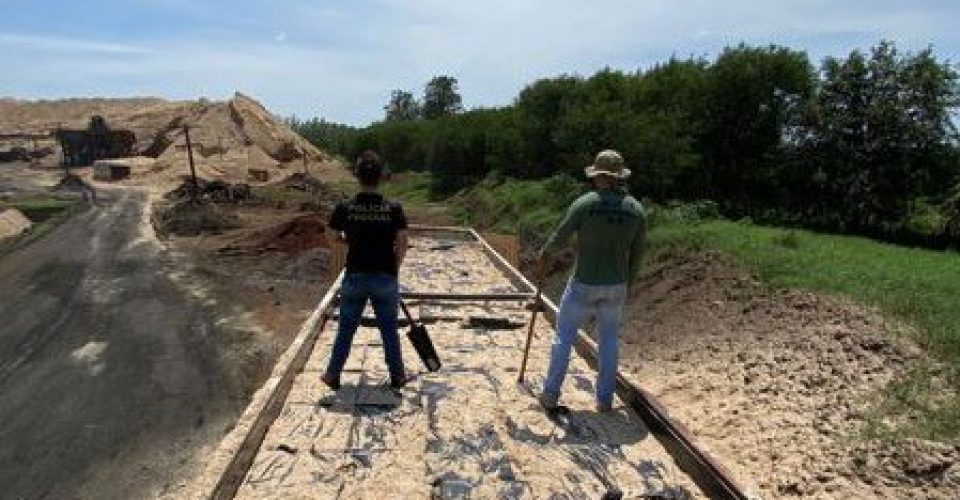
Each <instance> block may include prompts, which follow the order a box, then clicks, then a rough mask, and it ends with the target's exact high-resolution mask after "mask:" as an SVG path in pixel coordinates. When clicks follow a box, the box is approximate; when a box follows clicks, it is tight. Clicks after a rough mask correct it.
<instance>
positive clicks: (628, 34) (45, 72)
mask: <svg viewBox="0 0 960 500" xmlns="http://www.w3.org/2000/svg"><path fill="white" fill-rule="evenodd" d="M0 12H3V14H2V15H0V96H4V97H16V98H23V99H37V98H61V97H93V96H105V97H127V96H158V97H166V98H172V99H197V98H199V97H207V98H211V99H227V98H229V97H230V96H232V95H233V92H234V91H241V92H243V93H245V94H248V95H251V96H253V97H255V98H257V99H259V100H260V101H261V102H263V103H264V104H265V105H266V106H267V107H268V108H269V109H270V110H271V111H273V112H274V113H275V114H278V115H281V116H290V115H296V116H298V117H301V118H308V117H314V116H317V117H322V118H324V119H326V120H328V121H335V122H340V123H347V124H351V125H365V124H368V123H370V122H371V121H374V120H378V119H382V118H383V106H384V105H385V104H386V103H387V101H388V99H389V96H390V92H391V91H392V90H394V89H405V90H409V91H411V92H413V93H414V94H415V95H417V96H420V95H422V93H423V86H424V84H425V83H426V82H427V81H428V80H429V79H430V78H431V77H433V76H435V75H441V74H444V75H450V76H453V77H455V78H457V79H458V81H459V87H460V92H461V94H462V96H463V102H464V105H465V106H466V107H467V108H473V107H480V106H483V107H491V106H502V105H507V104H510V103H511V102H512V101H513V99H514V98H515V97H516V96H517V94H518V93H519V92H520V90H522V89H523V87H524V86H525V85H527V84H529V83H531V82H533V81H534V80H536V79H539V78H545V77H551V76H557V75H561V74H577V75H583V76H589V75H591V74H593V73H595V72H596V71H597V70H599V69H602V68H604V67H610V68H614V69H621V70H625V71H635V70H638V69H645V68H649V67H651V66H652V65H654V64H656V63H657V62H661V61H664V60H667V59H669V58H670V57H671V56H678V57H682V58H685V57H688V56H697V57H707V58H713V57H715V56H716V54H717V53H719V51H720V50H722V49H723V47H725V46H728V45H737V44H739V43H740V42H745V43H748V44H753V45H768V44H778V45H784V46H787V47H790V48H794V49H801V50H805V51H807V53H808V54H809V55H810V58H811V60H812V61H813V62H814V63H815V64H818V63H819V61H820V60H821V59H822V58H823V57H825V56H836V57H843V56H845V55H847V54H849V52H850V51H852V50H854V49H861V50H868V49H869V48H870V47H871V46H873V45H876V43H877V42H878V41H880V40H881V39H889V40H893V41H895V42H896V43H897V46H898V48H900V49H901V50H904V51H916V50H919V49H922V48H925V47H927V46H928V45H931V46H933V48H934V51H935V53H936V54H937V56H938V57H940V58H941V59H946V60H950V61H951V62H953V63H958V62H960V30H958V29H957V25H958V23H960V1H957V0H913V1H891V0H847V1H836V0H796V1H790V2H786V1H777V0H765V1H764V0H726V1H723V2H719V1H716V0H634V1H614V0H593V1H587V0H552V1H549V0H491V1H480V0H474V1H458V0H445V1H444V0H328V1H305V0H274V1H266V0H265V1H252V0H231V1H226V0H223V1H221V0H210V1H202V0H127V1H104V0H84V1H76V0H61V1H46V0H0Z"/></svg>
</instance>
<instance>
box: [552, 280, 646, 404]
mask: <svg viewBox="0 0 960 500" xmlns="http://www.w3.org/2000/svg"><path fill="white" fill-rule="evenodd" d="M626 297H627V286H626V285H624V284H621V285H585V284H583V283H578V282H576V281H574V279H573V278H570V281H568V282H567V289H566V290H565V291H564V292H563V299H561V301H560V311H559V313H558V314H557V336H556V338H555V339H554V341H553V346H552V348H551V350H550V367H549V368H548V369H547V379H546V381H545V382H544V384H543V392H544V393H545V394H547V395H549V396H551V397H553V398H559V397H560V388H561V386H562V385H563V379H564V377H566V375H567V366H568V365H569V364H570V349H571V348H572V347H573V343H574V342H576V340H577V330H579V329H580V325H582V324H583V321H584V320H585V319H587V318H588V317H590V316H592V315H595V316H596V318H597V326H598V330H599V331H598V335H599V338H600V352H599V354H598V356H599V358H600V359H599V360H598V361H599V365H600V369H599V370H598V372H597V403H599V404H610V403H612V402H613V393H614V391H615V390H616V386H617V332H618V331H619V330H620V318H621V316H622V315H623V303H624V301H625V300H626Z"/></svg>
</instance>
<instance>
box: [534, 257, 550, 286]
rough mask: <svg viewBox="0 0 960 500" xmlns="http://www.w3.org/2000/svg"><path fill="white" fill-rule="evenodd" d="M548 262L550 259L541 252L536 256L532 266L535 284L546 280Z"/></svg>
mask: <svg viewBox="0 0 960 500" xmlns="http://www.w3.org/2000/svg"><path fill="white" fill-rule="evenodd" d="M549 260H550V257H549V256H548V255H547V254H546V252H544V251H543V250H541V251H540V253H538V254H537V260H536V261H535V262H534V264H533V273H534V278H535V279H536V280H537V283H543V282H544V280H546V279H547V273H548V271H549Z"/></svg>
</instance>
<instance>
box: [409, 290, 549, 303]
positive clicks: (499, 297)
mask: <svg viewBox="0 0 960 500" xmlns="http://www.w3.org/2000/svg"><path fill="white" fill-rule="evenodd" d="M535 296H536V295H535V294H533V293H435V292H428V293H421V292H401V293H400V298H403V299H410V300H443V301H453V302H461V301H463V302H475V301H488V300H489V301H500V302H509V301H519V300H530V299H532V298H534V297H535Z"/></svg>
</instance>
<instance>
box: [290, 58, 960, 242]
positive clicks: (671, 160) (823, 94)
mask: <svg viewBox="0 0 960 500" xmlns="http://www.w3.org/2000/svg"><path fill="white" fill-rule="evenodd" d="M456 84H457V82H456V79H454V78H452V77H448V76H442V77H437V78H434V79H433V80H431V81H430V82H429V83H428V84H427V85H426V86H425V89H424V90H425V92H424V97H423V99H422V100H418V99H415V98H414V96H413V94H412V93H410V92H408V91H404V90H398V91H394V93H393V94H392V96H391V99H390V101H389V103H388V104H387V105H386V106H385V117H384V120H383V121H380V122H376V123H374V124H372V125H370V126H368V127H365V128H362V129H350V128H343V129H337V128H335V127H333V126H331V125H327V126H326V128H325V129H324V128H323V127H320V129H323V130H320V129H318V130H311V129H310V128H309V127H300V129H299V130H300V132H301V133H303V134H304V135H305V136H306V137H307V138H308V139H310V140H312V141H314V142H315V143H317V144H318V145H319V146H321V147H323V148H326V149H328V150H331V151H334V152H338V153H341V154H344V155H347V156H352V155H354V154H355V153H356V152H358V151H360V150H362V149H366V148H373V149H376V150H378V151H379V152H380V153H381V154H382V155H383V157H384V158H385V159H386V160H387V162H388V163H389V164H390V165H391V167H392V168H393V169H394V170H398V171H402V170H405V169H412V170H426V171H430V172H431V173H432V174H433V179H434V180H435V184H434V186H433V188H434V190H435V191H436V192H437V193H438V194H449V193H453V192H456V191H457V190H460V189H463V188H466V187H469V186H472V185H474V184H476V183H477V182H479V181H480V180H482V179H483V178H484V177H486V176H487V175H488V174H490V173H492V172H496V173H497V175H501V176H507V177H514V178H522V179H538V178H545V177H550V176H554V175H569V176H573V177H576V178H581V177H582V169H583V167H584V166H586V165H587V164H588V163H589V162H590V160H591V159H592V156H593V155H594V154H595V153H596V152H597V151H599V150H601V149H605V148H615V149H618V150H620V151H621V152H622V153H623V155H624V157H625V159H626V160H627V162H628V163H629V165H630V167H631V168H632V169H633V171H634V176H633V177H632V178H631V180H630V185H629V186H628V187H629V189H630V190H631V192H633V193H634V194H635V195H637V196H639V197H645V198H650V199H652V200H654V201H666V200H679V201H695V200H705V199H708V200H713V201H715V202H716V203H717V204H718V206H719V207H720V209H721V211H722V213H723V214H724V215H726V216H729V217H734V218H739V217H751V218H753V219H754V220H759V221H763V222H771V223H778V224H794V225H801V226H805V227H812V228H818V229H825V230H830V231H840V232H846V233H857V234H865V235H869V236H874V237H879V238H883V239H890V240H895V241H900V242H904V243H915V244H922V245H927V246H937V247H942V246H946V245H947V244H949V242H950V241H952V242H953V243H954V244H956V243H957V242H960V145H958V133H957V129H956V127H955V124H954V122H953V114H954V113H955V112H956V110H957V106H958V104H960V100H958V97H960V92H958V75H957V72H956V71H955V70H954V69H953V67H952V66H951V65H950V64H949V62H947V61H942V60H938V59H937V57H936V56H935V55H934V53H933V50H932V49H930V48H927V49H925V50H921V51H919V52H916V53H903V52H900V51H898V50H897V48H896V46H895V45H894V44H893V43H891V42H881V43H879V44H878V45H877V46H875V47H873V48H872V49H870V50H869V51H866V52H863V51H859V50H856V51H853V52H851V53H850V54H849V55H848V56H846V57H843V58H833V57H830V58H826V59H825V60H823V61H822V62H821V63H820V64H819V67H814V65H813V64H812V63H811V62H810V59H809V57H808V56H807V54H806V53H805V52H803V51H797V50H792V49H789V48H785V47H779V46H766V47H753V46H746V45H740V46H737V47H729V48H727V49H725V50H724V51H723V52H722V53H721V54H720V55H719V56H717V57H716V59H714V60H712V61H708V60H706V59H703V58H690V59H678V58H673V59H670V60H669V61H666V62H663V63H661V64H657V65H656V66H653V67H652V68H649V69H646V70H642V71H636V72H623V71H616V70H611V69H603V70H601V71H599V72H597V73H596V74H594V75H592V76H590V77H586V78H585V77H580V76H569V75H564V76H559V77H556V78H548V79H542V80H538V81H535V82H533V83H531V84H530V85H528V86H527V87H526V88H524V89H523V90H522V91H521V92H520V94H519V95H518V96H517V97H516V99H515V100H514V102H513V103H512V104H511V105H509V106H504V107H499V108H489V109H473V110H470V111H466V112H464V111H463V110H462V106H461V104H460V103H461V99H460V95H459V94H458V91H457V87H456ZM308 124H309V122H308ZM325 134H326V135H325Z"/></svg>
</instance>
